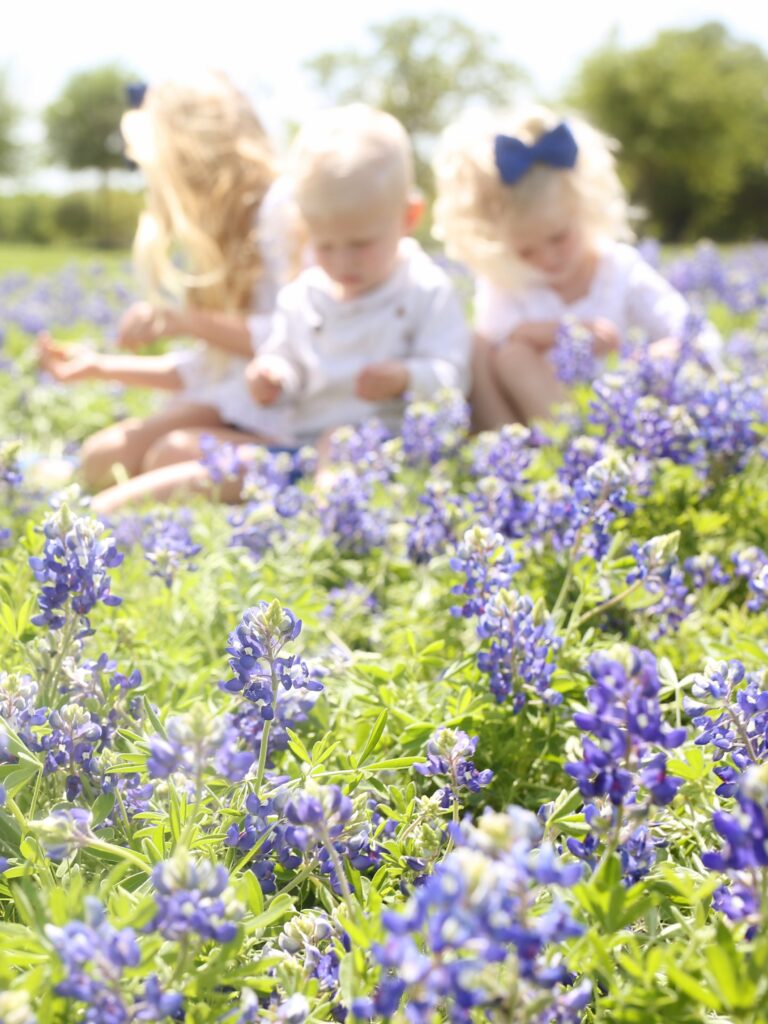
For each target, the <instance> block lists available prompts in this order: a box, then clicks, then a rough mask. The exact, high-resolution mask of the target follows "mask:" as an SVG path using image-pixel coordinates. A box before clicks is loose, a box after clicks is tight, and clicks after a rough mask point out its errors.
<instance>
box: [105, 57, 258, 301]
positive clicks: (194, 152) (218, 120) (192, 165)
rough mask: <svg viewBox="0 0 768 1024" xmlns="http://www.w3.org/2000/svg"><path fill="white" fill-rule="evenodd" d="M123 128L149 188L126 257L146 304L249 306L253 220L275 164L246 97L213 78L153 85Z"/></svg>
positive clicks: (254, 255) (254, 277)
mask: <svg viewBox="0 0 768 1024" xmlns="http://www.w3.org/2000/svg"><path fill="white" fill-rule="evenodd" d="M122 130H123V134H124V137H125V140H126V148H127V152H128V155H129V156H130V157H131V158H132V159H133V160H135V162H136V163H138V164H139V166H140V167H141V168H142V169H143V171H144V172H145V175H146V179H147V185H148V191H147V199H146V209H145V210H144V212H143V213H142V214H141V217H140V218H139V224H138V227H137V230H136V236H135V238H134V244H133V256H134V262H135V264H136V268H137V272H138V274H139V277H140V279H141V280H142V283H143V285H144V287H145V288H146V291H147V292H148V294H149V296H150V297H151V298H152V299H153V300H154V301H161V300H162V299H163V298H164V297H165V298H167V296H168V294H169V293H170V295H172V296H173V297H174V298H176V299H177V300H179V301H182V302H185V303H186V304H188V305H190V306H193V307H195V308H199V309H220V310H225V311H245V310H247V309H249V308H251V304H252V302H253V295H254V290H255V287H256V284H257V282H258V281H259V279H260V278H261V276H262V274H263V263H262V257H261V253H260V247H259V239H258V229H257V214H258V210H259V207H260V205H261V201H262V199H263V198H264V195H265V193H266V191H267V189H268V188H269V186H270V184H271V183H272V181H273V180H274V178H275V175H276V166H275V158H274V156H273V152H272V149H271V146H270V144H269V141H268V139H267V136H266V134H265V132H264V129H263V127H262V125H261V122H260V121H259V119H258V117H257V116H256V113H255V112H254V110H253V108H252V106H251V104H250V103H249V102H248V100H247V98H246V97H245V96H244V95H243V94H242V93H241V92H239V91H238V90H237V89H236V88H235V87H234V86H233V85H232V83H231V82H230V81H229V79H228V78H227V77H226V76H225V75H223V74H220V73H206V74H205V75H204V76H202V77H201V78H200V79H198V80H197V81H193V82H164V83H160V84H158V85H155V86H152V87H151V88H150V89H148V90H147V93H146V96H145V98H144V102H143V104H142V106H141V108H140V110H138V111H130V112H128V113H127V114H126V115H125V116H124V118H123V123H122ZM179 261H180V262H181V263H182V265H181V266H179Z"/></svg>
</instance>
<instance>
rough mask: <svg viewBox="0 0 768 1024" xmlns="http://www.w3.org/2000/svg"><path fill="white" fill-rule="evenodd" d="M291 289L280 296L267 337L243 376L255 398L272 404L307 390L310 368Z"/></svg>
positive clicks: (294, 396) (262, 402)
mask: <svg viewBox="0 0 768 1024" xmlns="http://www.w3.org/2000/svg"><path fill="white" fill-rule="evenodd" d="M293 295H294V290H286V291H285V292H284V293H281V295H280V299H279V302H278V308H277V310H276V311H275V314H274V316H273V317H272V327H271V330H270V333H269V336H268V337H267V338H266V339H265V340H264V342H263V344H262V345H261V346H260V347H259V353H258V355H256V356H255V357H254V358H253V359H252V360H251V361H250V363H249V364H248V366H247V367H246V371H245V376H246V379H247V381H248V387H249V389H250V392H251V394H252V395H253V397H254V399H255V400H256V401H257V402H258V403H259V404H260V405H272V404H274V403H275V402H276V401H277V400H278V399H279V398H281V397H283V396H285V397H287V398H296V397H297V396H298V395H299V394H300V393H301V391H302V390H303V389H304V388H305V387H306V384H307V377H308V372H309V367H308V363H307V359H306V353H305V352H304V351H303V349H302V346H301V343H300V335H301V333H302V323H301V317H300V313H299V312H298V311H297V310H295V309H293V305H292V301H291V300H292V296H293Z"/></svg>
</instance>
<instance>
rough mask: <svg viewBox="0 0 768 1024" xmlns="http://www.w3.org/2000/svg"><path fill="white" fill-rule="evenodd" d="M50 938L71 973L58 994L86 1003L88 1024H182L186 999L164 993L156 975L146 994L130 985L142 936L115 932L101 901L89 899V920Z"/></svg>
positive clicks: (51, 929) (51, 932)
mask: <svg viewBox="0 0 768 1024" xmlns="http://www.w3.org/2000/svg"><path fill="white" fill-rule="evenodd" d="M45 933H46V936H47V938H48V940H49V941H50V942H51V944H52V945H53V948H54V950H55V951H56V954H57V956H58V957H59V959H60V960H61V963H62V965H63V966H64V969H65V971H66V976H65V978H64V979H63V981H60V982H59V983H58V984H57V985H56V987H55V992H56V994H57V995H59V996H66V997H69V998H70V999H74V1000H76V1001H77V1002H80V1003H84V1004H85V1005H86V1007H87V1009H86V1012H85V1016H84V1017H83V1018H82V1019H83V1020H84V1021H85V1022H87V1024H106V1022H109V1024H129V1022H130V1021H140V1020H144V1021H152V1020H154V1021H162V1020H167V1019H168V1018H169V1017H171V1018H173V1019H174V1020H179V1019H181V1014H182V1011H183V1007H184V1001H183V998H182V996H181V994H180V993H178V992H174V991H172V990H170V989H166V990H163V988H161V986H160V983H159V981H158V978H157V976H156V975H154V974H153V975H150V976H149V977H148V978H147V979H146V981H145V984H144V988H143V990H140V989H138V986H137V985H134V984H132V983H131V982H130V981H129V979H130V977H131V973H132V969H133V968H136V967H137V966H138V964H139V962H140V960H141V950H140V947H139V942H138V939H137V936H136V933H135V932H134V930H133V929H132V928H121V929H117V928H114V927H113V926H112V925H111V924H110V923H109V922H108V921H107V917H106V912H105V910H104V907H103V906H102V904H101V903H100V902H99V901H98V900H96V899H95V898H93V897H86V901H85V920H83V921H70V922H69V923H68V924H66V925H64V927H56V926H54V925H50V924H49V925H46V926H45ZM10 1019H11V1020H13V1019H14V1018H10Z"/></svg>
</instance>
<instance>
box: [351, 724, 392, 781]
mask: <svg viewBox="0 0 768 1024" xmlns="http://www.w3.org/2000/svg"><path fill="white" fill-rule="evenodd" d="M388 714H389V713H388V712H387V711H386V710H384V711H382V712H381V713H380V714H379V717H378V718H377V719H376V721H375V722H374V725H373V728H372V729H371V731H370V733H369V734H368V739H367V740H366V741H365V746H364V747H363V749H362V750H361V752H360V756H359V757H358V759H357V761H356V763H355V767H359V766H360V765H361V764H362V763H363V761H364V760H365V759H366V757H368V755H369V754H371V753H373V751H374V750H375V749H376V746H377V744H378V742H379V740H380V739H381V735H382V733H383V732H384V727H385V726H386V724H387V718H388Z"/></svg>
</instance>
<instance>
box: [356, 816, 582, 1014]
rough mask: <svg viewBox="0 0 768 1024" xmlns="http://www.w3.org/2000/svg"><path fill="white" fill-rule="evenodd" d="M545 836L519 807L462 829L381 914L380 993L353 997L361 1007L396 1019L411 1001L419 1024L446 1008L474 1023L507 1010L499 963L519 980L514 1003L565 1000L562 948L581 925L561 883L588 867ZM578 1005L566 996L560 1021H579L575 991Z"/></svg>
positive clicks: (361, 1011)
mask: <svg viewBox="0 0 768 1024" xmlns="http://www.w3.org/2000/svg"><path fill="white" fill-rule="evenodd" d="M539 836H540V828H539V826H538V824H537V822H536V819H535V817H534V816H533V815H532V814H530V813H529V812H525V811H521V810H520V809H518V808H510V810H509V811H508V812H507V813H506V814H501V813H497V812H491V811H490V810H487V811H486V813H484V814H483V815H482V816H481V817H480V818H479V819H478V822H477V824H476V825H475V826H472V825H470V824H469V823H468V822H467V823H464V824H463V826H462V827H461V828H456V829H455V830H454V837H455V841H456V844H457V847H456V849H455V850H453V851H452V852H451V853H449V854H448V856H447V857H446V858H445V859H444V860H443V861H442V863H440V864H438V865H437V866H436V868H435V870H434V871H433V873H432V874H431V875H430V876H429V877H428V878H426V879H425V880H424V882H423V884H422V885H421V886H419V887H418V888H416V889H415V890H414V892H413V894H412V895H411V897H410V899H409V900H408V902H407V903H406V905H405V907H404V908H403V909H402V911H400V912H397V911H385V912H384V913H383V914H382V924H383V926H384V928H385V931H386V937H385V940H384V942H383V943H381V944H378V945H375V946H374V947H373V955H374V957H375V959H376V960H377V961H378V963H379V964H380V965H381V967H382V968H383V971H382V976H381V980H380V982H379V986H378V988H377V989H376V990H375V992H374V993H373V996H372V997H370V998H364V999H361V1000H359V1001H357V1002H356V1003H355V1004H354V1005H353V1011H354V1012H355V1014H356V1015H357V1016H358V1017H368V1016H371V1015H373V1014H379V1015H381V1016H382V1017H383V1018H385V1019H390V1018H391V1017H392V1016H393V1015H394V1013H395V1011H396V1010H397V1008H398V1007H399V1005H400V1004H401V1002H404V1005H405V1006H406V1007H407V1013H408V1019H409V1020H410V1021H413V1022H414V1024H430V1022H431V1021H432V1020H433V1019H434V1015H435V1013H436V1012H437V1011H438V1010H439V1011H441V1012H442V1013H444V1014H446V1017H447V1019H448V1020H451V1021H457V1022H465V1024H466V1022H469V1021H471V1020H472V1019H474V1017H473V1016H472V1011H473V1010H474V1012H475V1014H477V1012H479V1010H480V1008H482V1007H484V1006H488V1007H489V1008H490V1007H491V1006H493V1007H494V1009H495V1010H496V1011H500V1010H503V1008H504V1007H503V1005H502V1004H503V1002H504V997H503V995H500V993H502V992H503V991H505V988H504V987H503V986H501V987H500V986H499V985H498V980H499V973H498V972H499V968H501V969H502V970H504V971H508V972H509V973H510V978H511V977H515V978H516V979H517V983H516V984H515V985H514V986H510V988H509V989H508V991H509V992H510V993H511V992H512V991H513V988H514V990H515V994H514V996H512V995H510V998H511V999H514V1006H515V1008H519V1007H520V1006H521V1005H527V1003H528V1002H529V1001H530V1002H533V1001H534V1000H539V1001H540V1003H539V1005H541V1004H542V1003H543V1002H545V1000H543V999H542V995H543V993H544V992H546V991H548V990H550V991H551V992H552V998H553V1000H558V999H559V998H560V996H561V995H562V989H561V988H560V986H561V985H563V984H567V983H568V982H570V981H571V980H572V976H571V975H569V973H568V972H567V970H566V969H565V967H564V965H563V964H562V963H561V962H559V961H558V958H557V957H556V956H555V955H553V954H554V948H553V947H556V946H557V944H558V943H561V942H563V941H564V940H567V939H569V938H571V937H573V936H576V935H579V934H580V933H581V930H582V929H581V928H580V926H579V925H578V924H577V923H576V922H575V921H574V920H573V918H572V917H571V914H570V912H569V911H568V910H567V908H566V907H565V905H564V904H563V903H561V902H560V901H558V899H557V898H556V896H555V895H554V892H553V889H552V887H554V886H558V887H568V886H571V885H573V884H574V883H575V882H576V881H578V879H579V877H580V875H581V867H580V865H577V864H576V865H575V864H570V865H566V864H564V863H562V862H561V861H560V860H559V859H558V858H557V856H556V855H555V853H554V851H553V849H552V848H551V846H549V845H547V844H543V845H541V846H539V845H538V840H539ZM534 904H537V905H538V907H539V912H536V913H533V912H532V909H531V908H532V907H533V906H534ZM544 905H546V909H544V910H542V909H541V908H542V906H544ZM491 965H497V966H495V967H491ZM577 1003H578V1004H579V1005H578V1006H577V1005H576V1004H577ZM573 1004H574V1005H573V1010H572V1013H571V1014H570V1015H564V1014H565V1008H566V1005H567V1004H564V1003H562V1002H560V1004H559V1011H558V1012H560V1014H561V1017H560V1018H559V1019H561V1020H563V1021H565V1020H568V1021H573V1022H576V1021H577V1020H578V1019H579V1016H578V1011H579V1010H580V1009H581V1008H583V1006H584V1005H585V1001H581V1000H579V999H576V998H575V997H574V999H573ZM506 1009H507V1011H508V1012H511V1011H512V1009H513V1007H512V1005H510V1006H508V1007H506ZM542 1019H543V1020H546V1019H549V1018H547V1017H546V1016H544V1015H543V1014H542Z"/></svg>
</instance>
